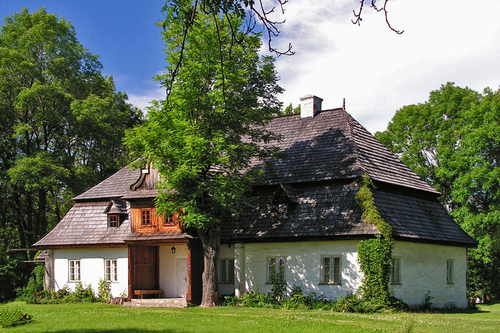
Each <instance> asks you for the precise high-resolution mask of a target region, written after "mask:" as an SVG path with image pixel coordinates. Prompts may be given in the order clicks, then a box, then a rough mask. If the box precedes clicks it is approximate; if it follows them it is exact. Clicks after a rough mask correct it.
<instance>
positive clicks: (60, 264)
mask: <svg viewBox="0 0 500 333" xmlns="http://www.w3.org/2000/svg"><path fill="white" fill-rule="evenodd" d="M52 255H53V257H52V260H53V261H54V290H56V291H57V290H59V289H61V288H62V287H63V286H65V285H67V286H68V287H70V288H71V289H72V290H74V288H75V285H76V282H69V281H68V280H69V267H68V262H69V260H80V265H81V269H80V270H81V272H80V273H81V282H82V283H83V284H85V285H89V284H90V285H91V286H92V289H93V290H94V293H97V287H98V284H99V279H104V260H105V259H117V269H118V281H117V282H111V294H112V295H113V297H118V296H120V294H122V293H125V294H127V290H128V258H127V255H128V251H127V248H125V247H121V248H89V249H56V250H53V254H52Z"/></svg>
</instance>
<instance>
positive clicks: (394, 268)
mask: <svg viewBox="0 0 500 333" xmlns="http://www.w3.org/2000/svg"><path fill="white" fill-rule="evenodd" d="M391 263H392V265H391V283H394V284H399V283H401V272H400V261H399V258H392V262H391Z"/></svg>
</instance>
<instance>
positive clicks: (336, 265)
mask: <svg viewBox="0 0 500 333" xmlns="http://www.w3.org/2000/svg"><path fill="white" fill-rule="evenodd" d="M332 275H333V281H332V282H333V283H340V258H338V257H336V258H333V274H332Z"/></svg>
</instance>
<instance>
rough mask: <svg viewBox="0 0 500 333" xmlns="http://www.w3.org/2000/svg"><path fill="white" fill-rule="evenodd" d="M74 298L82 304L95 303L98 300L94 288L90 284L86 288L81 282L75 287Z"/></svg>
mask: <svg viewBox="0 0 500 333" xmlns="http://www.w3.org/2000/svg"><path fill="white" fill-rule="evenodd" d="M74 296H75V297H76V299H77V300H78V301H80V302H94V301H95V300H96V297H95V295H94V291H93V290H92V286H91V285H90V284H89V285H87V286H85V285H84V284H83V283H82V282H81V281H78V282H77V283H76V285H75V293H74Z"/></svg>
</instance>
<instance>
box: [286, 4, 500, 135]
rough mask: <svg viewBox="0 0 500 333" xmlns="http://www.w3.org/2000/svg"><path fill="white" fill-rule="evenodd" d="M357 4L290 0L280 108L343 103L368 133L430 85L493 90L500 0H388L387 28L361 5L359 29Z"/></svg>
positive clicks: (499, 44)
mask: <svg viewBox="0 0 500 333" xmlns="http://www.w3.org/2000/svg"><path fill="white" fill-rule="evenodd" d="M358 4H359V2H358V1H352V0H335V1H321V2H320V1H312V0H303V1H291V2H289V3H288V4H287V5H286V7H285V9H286V13H285V15H286V20H287V21H286V23H285V24H284V25H283V27H282V31H283V34H282V35H281V36H280V37H279V38H278V39H277V40H276V43H279V44H277V45H281V46H282V48H284V46H286V45H288V43H289V42H291V43H292V44H293V48H294V50H295V51H296V52H297V53H296V55H294V56H292V57H279V58H278V59H277V60H276V67H277V70H278V73H279V75H280V76H281V82H280V83H281V85H282V86H283V87H284V88H285V89H286V92H285V93H284V94H283V95H282V96H281V98H280V99H281V100H282V101H283V102H284V104H285V105H287V104H289V103H290V102H292V103H293V104H294V105H297V104H298V103H299V102H300V101H299V98H300V97H301V96H303V95H306V94H315V95H318V96H320V97H322V98H323V99H324V101H323V106H324V108H335V107H340V106H342V99H343V98H346V107H347V111H348V112H350V113H351V114H352V115H353V116H354V117H355V118H356V119H357V120H358V121H360V122H361V124H362V125H364V126H365V127H366V128H367V129H368V130H369V131H371V132H372V133H373V132H375V131H380V130H384V129H385V128H386V126H387V124H388V122H389V121H390V119H391V118H392V116H393V115H394V113H395V112H396V111H397V110H398V109H399V108H401V107H403V106H404V105H408V104H416V103H422V102H425V101H426V100H427V98H428V95H429V93H430V92H431V91H432V90H436V89H439V87H440V85H441V84H445V83H446V82H448V81H453V82H455V83H456V84H457V85H460V86H469V87H471V88H472V89H475V90H478V91H482V89H483V88H485V87H487V86H490V87H491V88H493V89H496V88H498V84H499V83H500V77H499V74H497V73H498V71H497V70H496V69H497V68H499V66H498V65H500V58H499V57H498V54H499V51H500V39H499V38H500V37H498V36H500V21H499V20H498V19H497V17H496V16H497V15H498V13H500V2H498V1H494V0H476V1H474V2H471V1H468V0H441V1H433V0H405V1H390V2H389V3H388V6H389V7H388V8H389V18H390V21H391V24H392V25H393V27H395V28H396V29H403V30H405V32H404V33H403V34H402V35H396V34H395V33H394V32H391V31H390V30H389V29H388V28H387V26H386V24H385V19H384V16H383V14H381V13H376V12H374V11H373V10H372V9H370V8H369V7H368V6H365V8H364V17H363V21H362V23H361V26H360V27H358V26H355V25H353V24H352V23H351V19H352V18H353V16H352V10H353V9H357V5H358Z"/></svg>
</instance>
